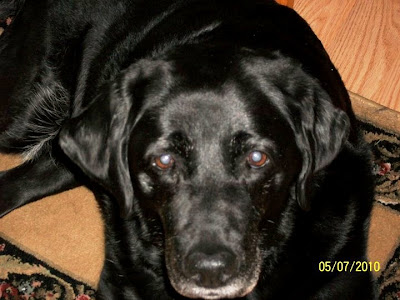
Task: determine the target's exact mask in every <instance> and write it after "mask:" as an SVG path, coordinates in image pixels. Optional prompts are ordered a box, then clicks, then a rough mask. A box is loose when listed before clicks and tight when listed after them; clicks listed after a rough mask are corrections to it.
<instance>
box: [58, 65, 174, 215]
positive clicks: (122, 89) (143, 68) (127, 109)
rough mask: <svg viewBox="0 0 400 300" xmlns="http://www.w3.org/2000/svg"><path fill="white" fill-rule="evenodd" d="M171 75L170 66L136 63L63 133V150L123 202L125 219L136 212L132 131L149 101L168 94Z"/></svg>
mask: <svg viewBox="0 0 400 300" xmlns="http://www.w3.org/2000/svg"><path fill="white" fill-rule="evenodd" d="M169 74H170V73H169V64H168V63H166V62H164V61H150V60H142V61H139V62H138V63H135V64H134V65H132V66H130V67H129V68H128V69H127V70H126V71H124V72H123V73H122V74H121V76H120V78H119V79H118V80H116V81H115V82H114V83H112V84H111V85H110V86H108V87H107V88H106V89H105V91H103V92H102V93H100V95H99V96H98V97H97V98H95V99H94V100H93V101H92V103H91V104H90V105H89V106H88V107H87V108H86V109H85V110H84V111H83V112H82V113H80V114H79V115H78V116H77V117H74V118H72V119H70V120H69V121H68V122H67V123H66V124H65V125H64V126H63V128H62V130H61V132H60V138H59V144H60V146H61V148H62V150H63V151H64V152H65V154H66V155H67V156H68V157H69V158H70V159H71V160H72V161H73V162H74V163H76V164H77V165H78V166H79V167H80V168H81V169H82V170H83V172H84V173H85V174H86V175H87V176H89V178H91V179H92V180H94V181H95V182H97V183H98V184H100V185H101V186H103V187H104V188H105V189H106V190H108V191H109V192H110V193H111V194H112V195H113V196H114V197H115V198H116V199H117V201H118V202H119V205H120V211H121V216H123V217H128V216H129V215H130V214H131V213H132V211H133V209H134V207H135V199H134V191H133V187H132V181H131V177H130V171H129V164H128V146H129V142H130V141H129V140H130V136H131V131H132V129H133V126H134V124H135V123H136V122H137V119H138V118H139V115H140V112H141V111H142V110H143V109H144V108H143V106H144V102H145V100H144V99H143V98H144V97H155V96H154V95H152V94H154V93H155V92H154V91H158V92H160V89H161V90H165V89H167V88H168V83H169V82H171V81H170V80H169V77H170V75H169ZM146 89H147V90H150V91H146ZM146 94H147V96H146ZM149 94H150V95H149Z"/></svg>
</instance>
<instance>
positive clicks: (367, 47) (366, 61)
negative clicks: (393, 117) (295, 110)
mask: <svg viewBox="0 0 400 300" xmlns="http://www.w3.org/2000/svg"><path fill="white" fill-rule="evenodd" d="M294 8H295V9H296V10H297V11H298V12H299V14H300V15H302V16H303V18H304V19H306V21H307V22H308V23H309V24H310V25H311V27H312V28H313V30H314V31H315V32H316V34H317V35H318V37H319V38H320V39H321V41H322V43H323V44H324V46H325V48H326V49H327V51H328V53H329V55H330V56H331V58H332V61H333V62H334V64H335V65H336V67H337V68H338V69H339V72H340V73H341V75H342V77H343V80H344V82H345V84H346V87H347V88H348V89H349V90H350V91H352V92H354V93H356V94H359V95H361V96H363V97H365V98H368V99H370V100H373V101H375V102H378V103H379V104H381V105H384V106H386V107H389V108H392V109H395V110H397V111H400V1H399V0H296V1H295V2H294Z"/></svg>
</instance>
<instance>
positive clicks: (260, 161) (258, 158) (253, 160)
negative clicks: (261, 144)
mask: <svg viewBox="0 0 400 300" xmlns="http://www.w3.org/2000/svg"><path fill="white" fill-rule="evenodd" d="M267 162H268V156H267V154H265V153H264V152H261V151H253V152H251V153H250V154H249V155H248V156H247V163H248V164H249V166H250V167H252V168H255V169H257V168H261V167H264V166H265V164H266V163H267Z"/></svg>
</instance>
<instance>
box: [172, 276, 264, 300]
mask: <svg viewBox="0 0 400 300" xmlns="http://www.w3.org/2000/svg"><path fill="white" fill-rule="evenodd" d="M257 281H258V274H257V276H254V278H251V280H250V281H245V280H239V279H238V280H234V281H233V282H232V283H231V284H227V285H225V286H221V287H218V288H204V287H201V286H197V285H196V284H192V283H187V282H175V281H174V280H171V284H172V286H173V287H174V289H175V290H176V291H177V292H178V293H179V294H181V295H182V296H184V297H187V298H192V299H199V298H200V299H231V298H240V297H244V296H246V295H247V294H249V293H250V292H251V291H252V290H253V289H254V287H255V286H256V285H257Z"/></svg>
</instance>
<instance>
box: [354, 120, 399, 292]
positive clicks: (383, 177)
mask: <svg viewBox="0 0 400 300" xmlns="http://www.w3.org/2000/svg"><path fill="white" fill-rule="evenodd" d="M362 126H363V128H364V134H365V139H366V140H367V142H368V143H369V144H370V145H371V148H372V151H373V154H374V161H375V167H374V173H375V176H376V181H377V187H376V195H375V201H376V202H377V205H383V206H385V207H387V208H390V209H391V210H393V211H395V212H394V214H395V215H397V216H398V217H399V218H400V215H399V214H398V213H400V135H399V134H397V135H396V134H393V133H389V132H387V131H385V130H383V129H380V128H377V127H376V126H374V125H372V124H368V123H363V124H362ZM399 239H400V237H399ZM399 239H398V242H400V241H399ZM377 282H378V285H379V287H380V297H379V299H385V300H389V299H390V300H391V299H400V243H399V245H398V247H397V249H396V250H395V251H394V253H393V256H392V257H391V258H390V259H389V262H388V263H387V265H386V267H385V269H384V270H383V272H382V273H381V275H380V276H379V277H378V280H377Z"/></svg>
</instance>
